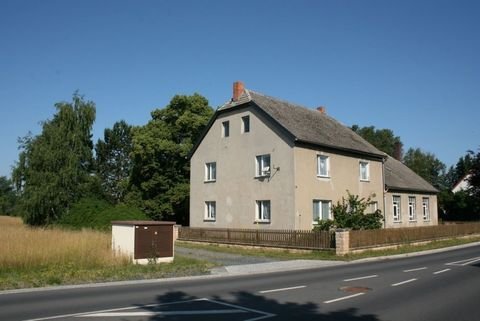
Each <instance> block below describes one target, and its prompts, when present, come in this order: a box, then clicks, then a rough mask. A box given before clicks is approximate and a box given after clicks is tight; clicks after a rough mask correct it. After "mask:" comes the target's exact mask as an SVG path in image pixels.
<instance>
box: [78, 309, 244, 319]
mask: <svg viewBox="0 0 480 321" xmlns="http://www.w3.org/2000/svg"><path fill="white" fill-rule="evenodd" d="M246 312H247V311H244V310H239V309H232V310H228V309H223V310H222V309H220V310H190V311H157V312H153V311H141V312H104V313H94V314H82V315H79V316H77V318H99V317H151V316H169V315H205V314H232V313H246Z"/></svg>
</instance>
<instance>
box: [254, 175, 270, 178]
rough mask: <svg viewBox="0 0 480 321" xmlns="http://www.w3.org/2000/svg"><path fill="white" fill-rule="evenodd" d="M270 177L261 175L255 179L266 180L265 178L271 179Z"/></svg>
mask: <svg viewBox="0 0 480 321" xmlns="http://www.w3.org/2000/svg"><path fill="white" fill-rule="evenodd" d="M269 177H270V175H259V176H255V177H254V178H255V179H265V178H269Z"/></svg>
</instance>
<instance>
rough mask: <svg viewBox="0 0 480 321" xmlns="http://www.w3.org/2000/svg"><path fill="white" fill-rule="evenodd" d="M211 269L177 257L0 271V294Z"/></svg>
mask: <svg viewBox="0 0 480 321" xmlns="http://www.w3.org/2000/svg"><path fill="white" fill-rule="evenodd" d="M213 266H214V264H212V263H209V262H206V261H201V260H195V259H190V258H186V257H181V256H177V257H175V259H174V262H173V263H170V264H165V263H162V264H149V265H135V264H124V265H119V266H104V267H92V268H85V267H78V266H77V265H74V264H64V265H50V266H42V267H38V268H35V269H23V270H22V269H20V270H19V269H0V290H9V289H20V288H34V287H44V286H55V285H71V284H85V283H96V282H110V281H122V280H144V279H156V278H168V277H180V276H192V275H201V274H207V273H209V270H210V268H212V267H213Z"/></svg>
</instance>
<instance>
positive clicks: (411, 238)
mask: <svg viewBox="0 0 480 321" xmlns="http://www.w3.org/2000/svg"><path fill="white" fill-rule="evenodd" d="M472 234H480V223H468V224H452V225H438V226H425V227H410V228H398V229H381V230H363V231H350V249H361V248H369V247H375V246H386V245H395V244H405V243H412V242H422V241H430V240H436V239H442V238H449V237H460V236H467V235H472Z"/></svg>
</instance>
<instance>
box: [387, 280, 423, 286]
mask: <svg viewBox="0 0 480 321" xmlns="http://www.w3.org/2000/svg"><path fill="white" fill-rule="evenodd" d="M414 281H417V279H410V280H406V281H403V282H398V283H394V284H392V286H399V285H402V284H406V283H410V282H414Z"/></svg>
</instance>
